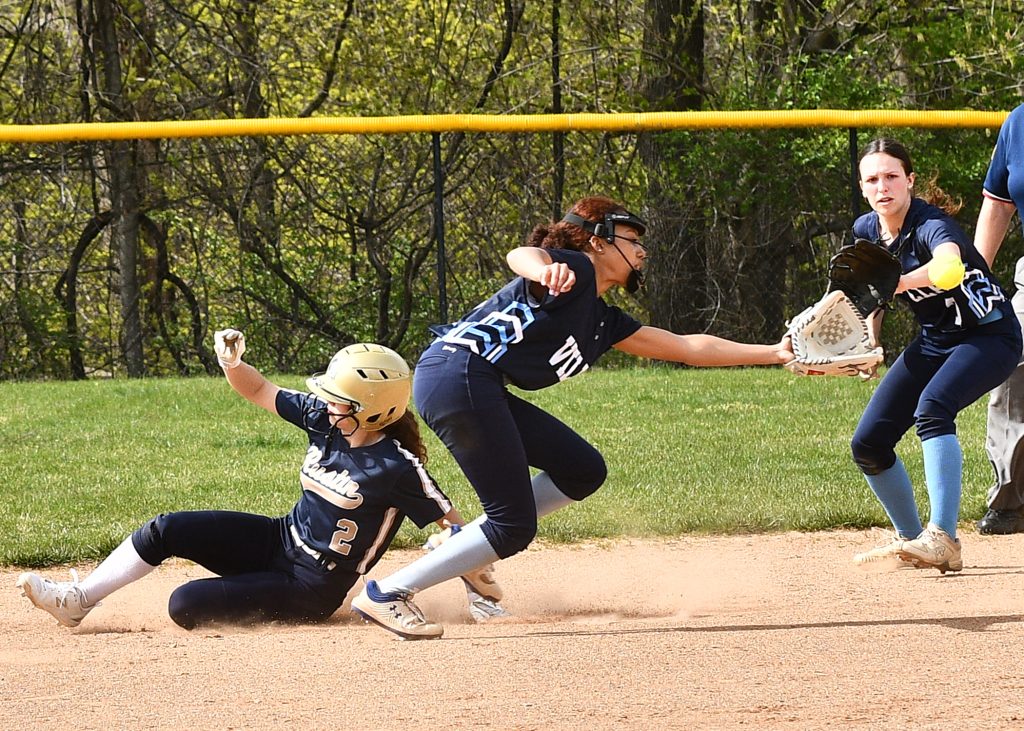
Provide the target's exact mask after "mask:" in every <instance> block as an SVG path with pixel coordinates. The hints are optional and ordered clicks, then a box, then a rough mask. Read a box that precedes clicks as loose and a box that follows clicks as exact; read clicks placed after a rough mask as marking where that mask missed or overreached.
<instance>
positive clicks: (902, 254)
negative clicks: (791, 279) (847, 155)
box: [851, 139, 1021, 573]
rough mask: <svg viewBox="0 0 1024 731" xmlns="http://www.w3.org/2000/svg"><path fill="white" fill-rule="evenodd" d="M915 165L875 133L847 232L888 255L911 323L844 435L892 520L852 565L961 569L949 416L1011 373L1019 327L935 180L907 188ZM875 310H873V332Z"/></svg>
mask: <svg viewBox="0 0 1024 731" xmlns="http://www.w3.org/2000/svg"><path fill="white" fill-rule="evenodd" d="M914 183H915V175H914V167H913V163H912V162H911V160H910V155H909V153H908V152H907V150H906V148H904V147H903V146H902V145H901V144H899V143H898V142H895V141H893V140H890V139H878V140H875V141H873V142H872V143H871V144H869V145H868V146H867V148H866V149H865V150H864V152H863V154H862V155H861V159H860V185H861V190H862V192H863V194H864V197H865V198H866V199H867V201H868V203H869V204H870V205H871V208H872V209H873V211H872V212H871V213H868V214H865V215H864V216H861V217H860V218H858V219H857V220H856V221H855V222H854V224H853V235H854V236H855V237H857V238H865V239H870V240H874V241H878V242H879V243H880V244H881V245H883V246H885V247H886V248H888V250H889V251H891V252H892V253H893V254H895V255H896V256H897V257H898V258H899V260H900V263H901V264H902V268H903V275H902V276H901V277H900V282H899V286H898V287H897V289H896V293H897V295H898V297H899V298H900V299H901V300H903V301H904V302H906V303H907V304H908V305H909V306H910V309H911V310H912V311H913V313H914V315H915V316H916V318H917V320H918V322H919V323H920V325H921V332H920V333H919V334H918V335H917V336H916V337H915V338H914V339H913V340H912V341H911V342H910V344H909V345H908V346H907V347H906V349H905V350H904V351H903V352H902V353H901V354H900V355H899V357H898V358H897V359H896V361H895V362H894V363H893V365H892V367H891V368H889V370H888V371H887V372H886V374H885V377H884V378H882V381H881V382H880V383H879V385H878V387H877V388H876V389H875V392H874V394H873V395H872V397H871V400H870V401H869V402H868V406H867V408H866V409H865V411H864V414H863V416H862V417H861V419H860V423H859V424H858V425H857V429H856V431H855V433H854V435H853V440H852V444H851V446H852V451H853V459H854V461H855V462H856V464H857V466H858V467H859V468H860V469H861V471H862V472H863V473H864V475H865V477H866V478H867V482H868V485H869V486H870V487H871V489H872V491H873V492H874V493H875V495H876V496H877V497H878V499H879V501H880V502H881V503H882V505H883V507H884V508H885V511H886V513H887V514H888V516H889V519H890V520H891V521H892V523H893V526H894V527H895V530H896V535H895V537H894V538H893V540H892V541H891V542H890V543H887V544H886V545H884V546H880V547H878V548H876V549H874V550H871V551H868V552H866V553H861V554H857V555H856V556H855V557H854V561H855V562H856V563H859V564H865V563H871V562H876V561H888V562H889V563H890V565H893V566H898V565H912V566H916V567H919V568H925V567H934V568H937V569H939V570H940V571H941V572H942V573H945V572H946V571H959V570H960V569H962V568H963V560H962V558H961V550H960V541H959V539H957V537H956V528H957V519H958V517H959V513H960V496H961V481H962V473H963V453H962V451H961V448H960V442H959V440H958V439H957V435H956V422H955V419H956V416H957V414H958V413H960V411H962V410H963V409H965V408H966V407H967V406H969V405H970V404H972V403H974V402H975V401H976V400H977V399H979V398H981V397H982V396H983V395H985V394H986V393H987V392H988V391H990V390H992V389H993V388H995V387H996V386H998V385H999V384H1000V383H1002V382H1003V381H1004V380H1006V378H1007V377H1008V376H1009V375H1010V374H1011V373H1012V372H1013V370H1014V368H1015V367H1016V366H1017V362H1018V361H1019V360H1020V356H1021V331H1020V326H1019V325H1018V323H1017V318H1016V317H1015V316H1014V313H1013V308H1012V307H1011V305H1010V302H1009V301H1008V300H1007V298H1006V296H1005V294H1004V292H1003V290H1002V288H1001V287H1000V286H999V284H998V282H996V281H995V279H994V278H993V276H992V274H991V272H990V271H989V267H988V264H986V262H985V259H984V258H982V256H981V254H979V253H978V251H977V250H976V249H975V248H974V245H973V244H972V243H971V241H970V239H969V238H968V237H967V235H966V234H965V233H964V232H963V231H962V230H961V229H960V227H959V226H958V225H957V224H956V222H955V221H954V220H953V218H952V217H951V215H950V214H949V212H947V211H948V210H954V209H952V208H951V202H950V201H949V200H948V197H947V196H945V194H944V193H942V191H941V190H939V189H937V188H934V187H933V188H932V189H931V190H929V191H928V192H927V193H926V195H927V198H928V199H930V200H935V201H936V202H940V203H942V204H943V205H944V206H945V207H946V208H945V209H944V208H939V207H937V206H936V205H932V204H931V203H929V202H926V200H925V199H922V198H918V197H915V196H914ZM882 312H883V311H882V310H876V311H875V313H873V314H872V316H871V317H872V320H873V322H872V325H873V327H874V329H875V334H876V336H877V334H878V332H879V329H880V327H881V319H882V318H881V315H882ZM912 426H913V427H914V428H915V429H916V431H917V436H918V438H920V440H921V450H922V452H923V455H924V471H925V482H926V484H927V488H928V499H929V502H930V504H931V515H930V520H929V522H928V525H927V526H925V527H922V525H921V520H920V517H919V515H918V511H917V505H916V503H915V502H914V491H913V488H912V486H911V482H910V477H909V475H908V474H907V471H906V468H905V467H904V466H903V462H902V461H901V460H900V459H899V457H898V456H897V455H896V451H895V447H896V444H897V443H898V442H899V441H900V439H901V438H902V437H903V435H904V434H905V433H906V432H907V431H908V430H909V429H910V427H912Z"/></svg>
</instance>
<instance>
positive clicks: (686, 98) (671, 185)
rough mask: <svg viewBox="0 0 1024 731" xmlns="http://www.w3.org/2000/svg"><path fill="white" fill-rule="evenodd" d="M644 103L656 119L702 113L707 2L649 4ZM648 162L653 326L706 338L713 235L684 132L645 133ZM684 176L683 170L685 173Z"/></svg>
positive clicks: (666, 0)
mask: <svg viewBox="0 0 1024 731" xmlns="http://www.w3.org/2000/svg"><path fill="white" fill-rule="evenodd" d="M646 16H647V22H648V25H647V29H646V31H645V33H644V41H643V42H644V57H645V58H646V59H649V61H648V62H647V64H646V65H645V66H644V68H643V86H644V92H643V93H644V98H645V100H646V102H647V106H648V109H649V110H650V111H689V110H696V109H700V107H701V101H702V94H701V88H702V82H703V77H704V13H703V6H702V4H701V3H700V1H699V0H647V2H646ZM639 149H640V156H641V159H642V160H643V162H644V165H645V167H646V168H647V170H648V179H649V181H650V182H649V185H648V191H647V204H648V207H649V210H650V213H649V214H648V215H649V217H650V221H649V223H650V230H648V232H647V237H646V238H647V240H648V241H650V242H651V244H652V256H651V262H652V263H651V272H650V275H651V276H650V279H649V285H648V287H647V297H648V307H649V309H650V312H651V321H652V323H653V324H655V325H658V326H661V327H666V328H668V329H671V330H674V331H676V332H693V331H699V330H702V329H703V328H704V326H705V320H704V318H703V317H702V314H701V313H702V312H703V311H704V310H705V309H706V307H707V301H708V298H707V297H706V295H705V281H706V276H705V271H704V269H705V264H704V262H705V261H706V259H707V251H706V246H707V243H706V240H705V231H706V226H705V224H704V222H703V217H702V214H701V201H700V194H701V193H700V189H699V188H698V187H695V186H694V185H692V184H691V183H689V182H687V181H688V179H690V176H687V175H686V174H685V172H684V170H685V161H686V160H687V158H688V156H689V155H691V154H692V152H691V149H690V145H689V144H688V139H687V135H686V134H685V133H683V132H650V133H644V134H642V135H641V136H640V140H639ZM681 167H682V168H683V170H681V169H680V168H681Z"/></svg>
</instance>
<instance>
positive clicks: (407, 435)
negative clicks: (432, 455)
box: [383, 411, 427, 464]
mask: <svg viewBox="0 0 1024 731" xmlns="http://www.w3.org/2000/svg"><path fill="white" fill-rule="evenodd" d="M383 431H384V434H385V435H386V436H388V437H390V438H391V439H395V440H397V441H398V443H399V444H401V445H402V447H403V449H406V450H408V451H410V452H412V453H413V454H414V455H416V458H417V459H418V460H419V461H420V462H421V463H422V464H426V463H427V447H426V445H425V444H424V443H423V438H422V437H421V436H420V424H419V422H418V421H416V417H415V416H413V413H412V412H411V411H406V412H405V413H404V414H402V416H401V417H400V418H399V419H398V420H397V421H394V422H392V423H391V424H388V425H387V426H386V427H384V429H383Z"/></svg>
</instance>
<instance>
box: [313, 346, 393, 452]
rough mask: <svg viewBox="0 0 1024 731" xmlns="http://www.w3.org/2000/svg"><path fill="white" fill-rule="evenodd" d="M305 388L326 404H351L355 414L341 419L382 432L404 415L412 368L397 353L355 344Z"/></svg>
mask: <svg viewBox="0 0 1024 731" xmlns="http://www.w3.org/2000/svg"><path fill="white" fill-rule="evenodd" d="M306 386H307V387H308V388H309V390H310V391H311V392H312V393H313V394H315V395H316V396H318V397H320V398H321V399H323V400H324V401H327V402H330V403H347V404H349V405H351V407H352V414H351V415H350V416H344V417H342V419H346V418H351V419H353V420H354V421H355V422H356V423H357V424H358V426H360V427H362V428H363V429H364V430H366V431H379V430H381V429H383V428H384V427H386V426H388V425H389V424H393V423H394V422H396V421H398V420H399V419H400V418H402V415H403V414H405V412H406V409H408V407H409V397H410V395H411V393H412V377H411V375H410V371H409V365H408V364H407V363H406V362H405V360H404V359H403V358H402V356H400V355H399V354H398V353H396V352H395V351H393V350H391V349H390V348H386V347H384V346H383V345H377V344H375V343H356V344H355V345H349V346H348V347H345V348H342V349H341V350H339V351H338V352H337V353H335V354H334V357H333V358H331V362H330V363H329V364H328V366H327V370H326V371H324V372H323V373H316V374H314V375H313V376H311V377H310V378H308V379H306ZM353 431H354V429H353ZM351 433H352V432H349V434H351ZM346 436H348V434H346Z"/></svg>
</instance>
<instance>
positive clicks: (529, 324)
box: [431, 249, 641, 391]
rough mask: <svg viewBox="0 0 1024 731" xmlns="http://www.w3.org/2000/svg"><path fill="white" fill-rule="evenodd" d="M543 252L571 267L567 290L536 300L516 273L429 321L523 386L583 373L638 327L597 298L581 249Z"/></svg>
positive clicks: (528, 387)
mask: <svg viewBox="0 0 1024 731" xmlns="http://www.w3.org/2000/svg"><path fill="white" fill-rule="evenodd" d="M545 251H547V253H548V254H549V255H550V256H551V259H552V261H555V262H564V263H565V264H567V265H568V266H569V268H570V269H572V271H573V273H575V275H576V283H575V284H574V285H573V288H572V289H571V290H569V291H568V292H563V293H562V294H559V295H558V296H552V295H550V294H545V295H544V298H543V299H542V300H540V301H537V300H536V299H534V297H533V296H532V295H531V294H530V285H531V282H530V281H529V280H528V279H524V278H523V277H517V278H515V279H513V280H512V281H511V282H509V283H508V284H506V285H505V286H504V287H502V288H501V289H500V290H498V292H497V293H496V294H494V296H492V297H491V298H490V299H488V300H487V301H485V302H483V303H482V304H480V305H478V306H477V307H476V308H475V309H474V310H473V311H472V312H470V313H469V314H468V315H466V316H465V317H463V318H462V319H461V320H459V321H458V322H456V323H453V324H450V325H444V326H440V327H437V326H435V327H432V328H431V331H432V332H434V333H435V334H436V335H438V336H439V340H441V341H443V342H445V343H450V344H452V345H457V346H460V347H463V348H468V349H469V350H471V351H472V352H474V353H476V354H477V355H479V356H481V357H483V358H486V359H487V360H488V361H490V362H491V363H493V364H494V365H495V367H497V368H498V369H499V370H500V371H501V372H502V373H504V374H505V376H506V378H507V379H508V381H510V382H511V383H513V384H515V385H516V386H518V387H519V388H522V389H525V390H528V391H534V390H537V389H540V388H546V387H547V386H552V385H554V384H556V383H558V382H560V381H564V380H565V379H567V378H571V377H572V376H575V375H578V374H580V373H582V372H583V371H585V370H587V369H588V368H589V367H590V366H591V365H593V364H594V362H596V361H597V359H598V358H600V357H601V355H603V354H604V353H605V352H607V351H608V349H609V348H611V347H612V346H613V345H614V344H615V343H617V342H619V341H621V340H624V339H625V338H628V337H629V336H630V335H632V334H633V333H635V332H636V331H637V330H639V329H640V327H641V325H640V323H639V322H638V321H637V320H635V319H633V318H632V317H630V316H629V315H627V314H626V313H624V312H623V311H622V310H620V309H619V308H618V307H613V306H611V305H608V304H607V303H605V301H604V300H603V299H601V298H600V297H598V295H597V275H596V273H595V271H594V264H593V262H591V261H590V259H589V258H588V257H587V255H586V254H583V253H580V252H578V251H570V250H565V249H545Z"/></svg>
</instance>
